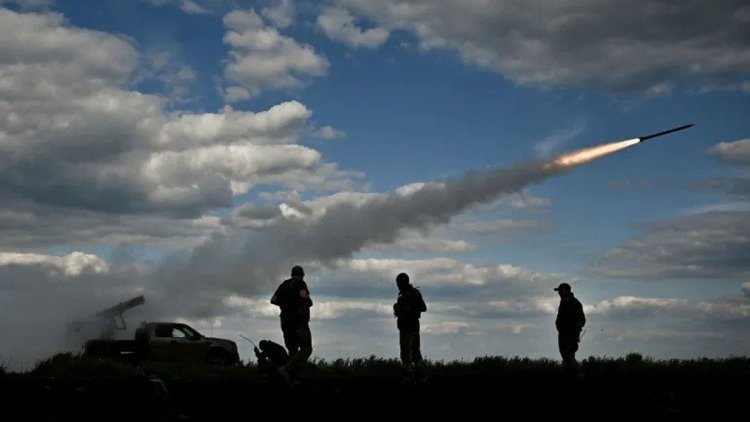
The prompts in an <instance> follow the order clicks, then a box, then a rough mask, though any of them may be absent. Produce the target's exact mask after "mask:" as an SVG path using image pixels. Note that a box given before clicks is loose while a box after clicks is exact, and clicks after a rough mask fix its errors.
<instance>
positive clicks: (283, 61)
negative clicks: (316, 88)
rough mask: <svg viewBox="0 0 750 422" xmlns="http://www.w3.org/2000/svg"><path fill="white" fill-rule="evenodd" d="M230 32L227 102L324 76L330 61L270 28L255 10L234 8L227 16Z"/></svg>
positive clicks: (227, 25) (225, 19)
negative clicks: (305, 78)
mask: <svg viewBox="0 0 750 422" xmlns="http://www.w3.org/2000/svg"><path fill="white" fill-rule="evenodd" d="M224 26H226V27H227V29H228V31H227V33H226V34H225V35H224V43H226V44H228V45H229V47H230V51H229V61H228V64H227V66H226V69H225V71H224V76H225V77H226V79H227V81H228V82H230V83H231V84H234V85H230V86H229V87H228V88H227V90H226V100H227V101H239V100H243V99H246V98H250V97H252V96H255V95H257V94H259V93H260V92H261V91H263V90H264V89H267V88H291V87H294V86H298V85H299V84H301V83H302V81H301V79H300V78H302V77H305V76H323V75H325V74H326V72H327V71H328V67H329V64H328V61H327V60H326V59H325V58H323V57H322V56H319V55H318V54H316V52H315V49H313V48H312V47H311V46H309V45H301V44H298V43H297V42H296V41H294V40H293V39H292V38H289V37H286V36H283V35H281V34H280V33H279V32H278V31H277V30H276V29H274V28H272V27H268V26H266V25H265V24H264V23H263V20H262V19H261V18H260V16H258V15H257V14H256V13H255V12H253V11H245V10H235V11H232V12H230V13H229V14H227V15H226V16H224Z"/></svg>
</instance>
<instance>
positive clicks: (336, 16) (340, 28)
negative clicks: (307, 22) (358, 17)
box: [318, 7, 389, 49]
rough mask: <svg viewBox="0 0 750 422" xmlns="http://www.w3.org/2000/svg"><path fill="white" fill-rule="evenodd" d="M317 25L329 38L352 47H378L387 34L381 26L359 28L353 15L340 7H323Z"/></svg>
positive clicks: (386, 38)
mask: <svg viewBox="0 0 750 422" xmlns="http://www.w3.org/2000/svg"><path fill="white" fill-rule="evenodd" d="M318 26H319V27H320V28H321V29H323V32H324V33H325V34H326V35H327V36H328V37H329V38H330V39H332V40H334V41H339V42H342V43H344V44H346V45H348V46H350V47H353V48H369V49H375V48H378V47H380V46H382V45H383V44H384V43H385V42H386V40H388V35H389V31H388V30H386V29H383V28H377V27H376V28H370V29H362V28H360V27H359V26H357V25H356V24H355V22H354V16H352V15H351V14H350V13H349V12H348V11H347V10H345V9H341V8H333V7H326V8H324V9H323V11H322V13H321V14H320V15H319V16H318Z"/></svg>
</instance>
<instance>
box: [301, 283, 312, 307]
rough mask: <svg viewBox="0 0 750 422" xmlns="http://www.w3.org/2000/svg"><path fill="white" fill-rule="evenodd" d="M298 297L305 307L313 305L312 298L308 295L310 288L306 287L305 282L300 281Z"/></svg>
mask: <svg viewBox="0 0 750 422" xmlns="http://www.w3.org/2000/svg"><path fill="white" fill-rule="evenodd" d="M299 297H300V298H301V299H302V303H303V304H304V305H306V306H307V307H310V306H312V305H313V301H312V298H311V297H310V290H308V289H307V283H305V282H303V283H302V288H300V290H299Z"/></svg>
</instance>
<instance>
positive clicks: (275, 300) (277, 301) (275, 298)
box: [271, 287, 281, 306]
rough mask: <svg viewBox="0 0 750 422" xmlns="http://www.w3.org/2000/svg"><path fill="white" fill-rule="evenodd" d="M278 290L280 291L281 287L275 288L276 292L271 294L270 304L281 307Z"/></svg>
mask: <svg viewBox="0 0 750 422" xmlns="http://www.w3.org/2000/svg"><path fill="white" fill-rule="evenodd" d="M279 290H281V287H279V288H277V289H276V291H275V292H274V293H273V296H271V304H273V305H276V306H281V300H280V298H279Z"/></svg>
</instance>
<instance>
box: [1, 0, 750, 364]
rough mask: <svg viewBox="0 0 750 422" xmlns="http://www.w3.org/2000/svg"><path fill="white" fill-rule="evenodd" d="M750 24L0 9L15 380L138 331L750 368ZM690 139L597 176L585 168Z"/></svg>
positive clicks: (729, 0)
mask: <svg viewBox="0 0 750 422" xmlns="http://www.w3.org/2000/svg"><path fill="white" fill-rule="evenodd" d="M748 116H750V5H749V4H748V3H747V2H746V1H744V0H719V1H705V0H702V1H701V0H686V1H681V2H665V1H659V0H638V1H635V2H614V1H604V0H566V1H560V0H539V1H536V2H526V1H520V0H440V1H431V0H329V1H307V0H299V1H293V0H268V1H240V0H204V1H201V0H106V1H100V2H80V1H73V0H10V1H9V0H0V336H2V339H3V340H2V341H1V342H0V364H2V365H3V366H5V367H7V368H10V369H19V370H24V369H28V368H30V367H31V366H33V364H34V363H35V362H37V361H38V360H39V359H43V358H45V357H48V356H50V355H51V354H54V353H57V352H61V351H74V352H75V351H80V350H81V344H82V341H83V340H85V338H86V337H87V336H89V335H91V333H86V330H83V331H81V332H78V333H73V332H70V331H68V330H66V327H67V324H68V323H69V322H71V321H73V320H76V319H79V318H84V317H86V316H88V315H91V314H92V313H94V312H96V311H98V310H101V309H103V308H106V307H109V306H112V305H114V304H116V303H119V302H122V301H125V300H127V299H130V298H132V297H135V296H138V295H144V297H145V303H144V304H143V305H142V306H139V307H137V308H134V309H131V310H129V311H127V312H126V313H125V315H124V316H125V320H126V322H127V328H128V329H127V330H123V331H121V332H119V333H118V337H119V338H128V337H129V336H132V329H133V328H134V327H135V326H136V325H137V324H138V323H139V322H141V321H182V322H186V323H188V324H190V325H192V326H193V327H194V328H196V329H198V330H199V331H200V332H202V333H203V334H205V335H213V336H220V337H225V338H230V339H233V340H235V341H237V342H238V345H239V347H240V356H241V358H242V359H243V360H246V361H247V360H251V359H253V356H252V346H251V345H250V344H249V342H246V341H244V340H243V339H242V338H241V337H240V334H242V335H244V336H248V337H249V338H253V339H256V340H259V339H264V338H265V339H270V340H274V341H277V342H279V343H281V342H282V336H281V331H280V328H279V321H278V308H276V307H274V306H273V305H271V304H270V303H269V299H270V296H271V295H272V293H273V291H274V290H275V288H276V286H277V285H278V284H279V283H280V282H281V281H283V280H284V279H285V278H288V276H289V271H290V269H291V267H292V266H293V265H302V266H303V267H304V268H305V272H306V281H307V283H308V286H309V288H310V292H311V297H312V299H313V302H314V306H313V308H312V309H311V318H312V320H311V329H312V333H313V348H314V350H313V355H314V356H315V357H317V358H319V359H325V360H332V359H336V358H353V357H365V356H370V355H376V356H380V357H385V358H395V357H397V356H398V332H397V330H396V323H395V320H394V318H393V311H392V305H393V303H394V302H395V299H396V295H397V289H396V286H395V278H396V275H397V274H398V273H401V272H405V273H407V274H409V276H410V277H411V281H412V284H414V285H415V286H418V287H419V288H420V290H421V292H422V294H423V296H424V298H425V301H426V302H427V307H428V310H427V312H426V313H425V314H423V316H422V319H421V334H422V351H423V354H424V355H425V357H426V358H428V359H431V360H446V361H448V360H472V359H473V358H474V357H477V356H507V357H512V356H529V357H533V358H541V357H546V358H551V359H559V355H558V351H557V344H556V334H555V329H554V319H555V315H556V312H557V306H558V304H559V297H558V296H557V294H556V292H555V291H553V288H554V287H555V286H557V285H558V284H559V283H561V282H568V283H570V284H571V285H572V287H573V292H574V293H575V295H576V297H577V298H578V299H579V300H580V301H581V302H582V303H583V305H584V310H585V312H586V315H587V318H588V323H587V326H586V332H585V333H584V336H583V339H582V342H581V345H580V350H579V353H578V355H577V356H578V357H579V358H585V357H588V356H601V357H615V356H624V355H626V354H628V353H633V352H637V353H641V354H643V355H646V356H651V357H654V358H658V359H666V358H686V359H687V358H697V357H715V358H719V357H729V356H740V355H741V356H747V355H748V354H750V118H748ZM684 124H695V126H694V127H693V128H690V129H688V130H685V131H682V132H678V133H673V134H670V135H667V136H665V137H663V138H658V139H654V140H651V141H648V142H646V143H642V144H637V145H634V146H630V147H628V148H624V149H622V150H620V151H617V152H615V153H612V154H609V155H606V156H601V157H598V158H597V159H595V160H591V161H589V162H585V163H581V164H577V165H561V160H560V157H561V156H564V155H565V154H569V153H571V152H574V151H578V150H581V149H584V148H588V147H591V146H595V145H599V144H607V143H611V142H617V141H622V140H628V139H632V138H637V137H639V136H644V135H647V134H649V133H653V132H658V131H661V130H665V129H669V128H671V127H676V126H681V125H684Z"/></svg>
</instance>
